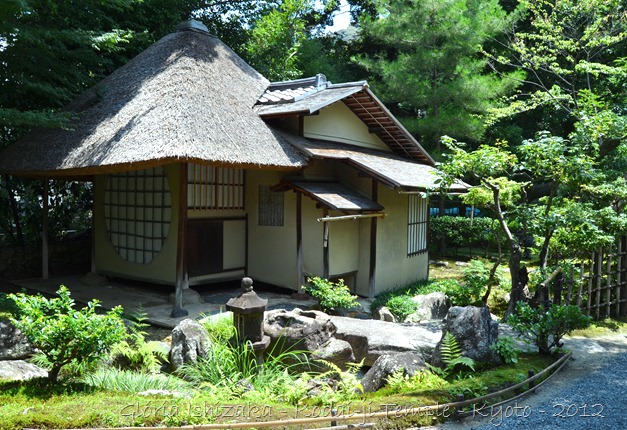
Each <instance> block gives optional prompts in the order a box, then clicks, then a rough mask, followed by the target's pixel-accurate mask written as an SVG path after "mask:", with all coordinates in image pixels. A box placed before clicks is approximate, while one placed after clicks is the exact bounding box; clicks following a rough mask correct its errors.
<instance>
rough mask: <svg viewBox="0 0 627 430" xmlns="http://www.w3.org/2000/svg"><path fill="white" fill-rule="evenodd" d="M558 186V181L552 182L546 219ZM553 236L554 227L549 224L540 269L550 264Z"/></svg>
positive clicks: (545, 233)
mask: <svg viewBox="0 0 627 430" xmlns="http://www.w3.org/2000/svg"><path fill="white" fill-rule="evenodd" d="M558 186H559V182H558V181H553V182H552V183H551V193H550V194H549V199H548V201H547V204H546V208H545V210H544V218H545V219H546V218H548V216H549V213H550V212H551V208H552V206H553V200H554V198H555V193H556V192H557V187H558ZM545 222H546V221H545ZM551 237H553V229H551V227H550V226H549V225H548V224H547V226H546V228H545V229H544V242H543V243H542V248H541V249H540V269H542V270H544V269H546V266H547V265H548V259H549V243H550V242H551Z"/></svg>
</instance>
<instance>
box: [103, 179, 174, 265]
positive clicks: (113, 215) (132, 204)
mask: <svg viewBox="0 0 627 430" xmlns="http://www.w3.org/2000/svg"><path fill="white" fill-rule="evenodd" d="M171 203H172V202H171V196H170V188H169V186H168V178H167V176H166V175H165V173H164V172H163V169H162V168H161V167H155V168H154V169H146V170H139V171H134V172H122V173H115V174H112V175H109V178H108V180H107V187H106V190H105V222H106V226H107V232H108V234H109V241H110V242H111V244H112V245H113V247H114V248H115V250H116V251H117V253H118V254H119V255H120V257H122V258H123V259H124V260H126V261H129V262H131V263H140V264H147V263H150V262H151V261H152V259H153V258H154V256H155V255H157V254H158V253H159V252H160V251H161V248H162V247H163V243H164V242H165V239H166V237H167V236H168V230H169V229H170V221H171V219H172V207H171Z"/></svg>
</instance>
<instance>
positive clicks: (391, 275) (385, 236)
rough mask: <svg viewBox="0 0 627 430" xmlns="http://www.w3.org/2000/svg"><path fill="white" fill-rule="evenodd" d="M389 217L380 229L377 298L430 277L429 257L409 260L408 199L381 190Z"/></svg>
mask: <svg viewBox="0 0 627 430" xmlns="http://www.w3.org/2000/svg"><path fill="white" fill-rule="evenodd" d="M379 203H380V204H382V205H383V206H385V213H386V214H387V216H386V217H385V218H384V219H382V220H380V221H379V222H378V226H377V267H376V277H375V281H376V294H379V293H381V292H382V291H386V290H389V289H392V288H394V287H397V286H400V285H405V284H407V283H409V282H413V281H416V280H419V279H426V278H427V276H428V265H429V254H428V253H427V252H425V253H423V254H418V255H415V256H413V257H408V256H407V210H408V207H407V205H408V196H407V195H406V194H398V193H397V192H396V191H394V190H391V189H389V188H386V187H383V186H379Z"/></svg>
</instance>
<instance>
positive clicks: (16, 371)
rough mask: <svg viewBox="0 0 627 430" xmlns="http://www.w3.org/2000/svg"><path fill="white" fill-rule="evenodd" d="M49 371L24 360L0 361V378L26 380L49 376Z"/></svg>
mask: <svg viewBox="0 0 627 430" xmlns="http://www.w3.org/2000/svg"><path fill="white" fill-rule="evenodd" d="M47 377H48V372H46V371H45V370H44V369H42V368H41V367H38V366H35V365H34V364H32V363H28V362H27V361H23V360H6V361H0V379H9V380H11V381H26V380H28V379H32V378H47Z"/></svg>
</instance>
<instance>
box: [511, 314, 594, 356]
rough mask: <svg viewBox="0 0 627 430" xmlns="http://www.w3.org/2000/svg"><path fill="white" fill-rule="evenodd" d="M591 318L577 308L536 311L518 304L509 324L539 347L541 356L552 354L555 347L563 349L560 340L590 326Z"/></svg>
mask: <svg viewBox="0 0 627 430" xmlns="http://www.w3.org/2000/svg"><path fill="white" fill-rule="evenodd" d="M591 321H592V318H591V317H588V316H585V315H583V314H582V313H581V309H579V308H578V307H577V306H572V305H571V306H560V305H552V306H551V307H550V308H549V309H548V310H545V309H544V308H537V309H534V308H532V307H531V306H529V305H528V304H527V303H524V302H518V304H517V306H516V313H515V314H513V315H510V316H509V317H508V319H507V323H508V324H509V325H510V326H511V327H512V328H513V329H514V330H515V331H516V332H517V333H519V334H521V335H523V336H525V337H528V338H530V339H531V341H533V343H534V344H535V345H536V346H537V347H538V351H539V352H540V354H550V353H551V349H552V348H553V347H556V346H557V347H558V348H561V347H562V343H561V342H560V340H561V339H562V337H564V336H565V335H567V334H568V333H570V332H572V331H573V330H578V329H584V328H587V327H589V326H590V322H591Z"/></svg>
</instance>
